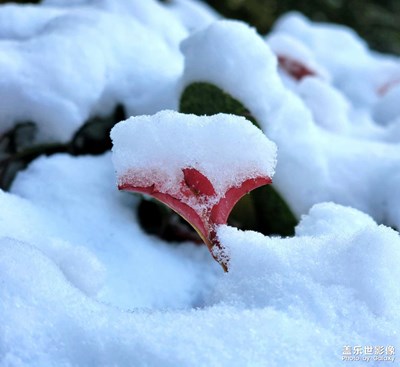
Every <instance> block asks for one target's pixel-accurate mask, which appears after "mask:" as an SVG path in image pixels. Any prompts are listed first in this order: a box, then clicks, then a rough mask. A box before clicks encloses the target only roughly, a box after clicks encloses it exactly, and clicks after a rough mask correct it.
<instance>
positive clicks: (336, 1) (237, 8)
mask: <svg viewBox="0 0 400 367" xmlns="http://www.w3.org/2000/svg"><path fill="white" fill-rule="evenodd" d="M143 1H146V0H143ZM160 1H161V0H160ZM164 1H174V0H164ZM203 1H205V2H207V3H208V4H209V5H211V6H212V7H213V8H215V9H216V10H217V11H218V12H219V13H220V14H222V15H224V16H225V17H227V18H234V19H241V20H244V21H246V22H247V23H249V24H252V25H253V26H255V27H256V28H257V29H258V31H259V32H260V33H261V34H265V33H267V32H268V31H269V30H270V29H271V27H272V25H273V24H274V22H275V20H276V19H277V18H278V17H279V16H280V15H281V14H283V13H286V12H288V11H290V10H298V11H300V12H302V13H303V14H305V15H306V16H307V17H309V18H310V19H312V20H315V21H326V22H334V23H339V24H344V25H347V26H349V27H351V28H353V29H354V30H355V31H356V32H357V33H358V34H359V35H360V36H361V37H362V38H364V39H365V40H366V41H367V42H368V43H369V45H370V47H371V48H373V49H374V50H377V51H381V52H390V53H395V54H397V55H400V0H203ZM6 2H10V1H5V0H0V4H1V3H6ZM14 2H17V3H38V2H40V1H39V0H36V1H35V0H34V1H27V0H16V1H14Z"/></svg>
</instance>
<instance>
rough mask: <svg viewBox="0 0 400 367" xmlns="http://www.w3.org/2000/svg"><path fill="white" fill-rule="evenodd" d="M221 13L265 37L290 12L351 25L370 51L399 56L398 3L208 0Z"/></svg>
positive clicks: (389, 0) (382, 0) (368, 0)
mask: <svg viewBox="0 0 400 367" xmlns="http://www.w3.org/2000/svg"><path fill="white" fill-rule="evenodd" d="M206 1H207V3H209V4H210V5H212V6H213V7H214V8H215V9H217V10H218V11H219V12H220V13H221V14H223V15H225V16H226V17H229V18H236V19H243V20H245V21H246V22H248V23H250V24H252V25H254V26H255V27H256V28H257V29H258V31H259V32H260V33H262V34H264V33H267V32H268V31H269V30H270V29H271V26H272V25H273V24H274V22H275V20H276V19H277V18H278V17H279V16H280V15H281V14H283V13H285V12H287V11H289V10H298V11H300V12H302V13H303V14H305V15H306V16H307V17H309V18H310V19H312V20H316V21H328V22H334V23H339V24H344V25H348V26H350V27H351V28H353V29H354V30H355V31H356V32H357V33H358V34H359V35H360V36H361V37H362V38H364V39H365V40H366V41H367V42H368V43H369V45H370V47H371V48H373V49H375V50H378V51H382V52H391V53H395V54H397V55H399V54H400V1H399V0H379V1H376V0H375V1H371V0H206Z"/></svg>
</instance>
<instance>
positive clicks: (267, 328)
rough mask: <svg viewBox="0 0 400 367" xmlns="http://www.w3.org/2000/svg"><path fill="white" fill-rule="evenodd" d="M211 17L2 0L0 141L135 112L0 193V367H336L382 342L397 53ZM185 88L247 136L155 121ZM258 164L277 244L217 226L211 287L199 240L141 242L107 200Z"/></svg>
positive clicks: (297, 29) (224, 181)
mask: <svg viewBox="0 0 400 367" xmlns="http://www.w3.org/2000/svg"><path fill="white" fill-rule="evenodd" d="M219 19H220V16H219V15H218V14H216V13H215V12H214V11H212V10H210V9H209V8H208V6H206V5H205V4H204V3H202V2H200V1H195V0H174V1H172V2H170V3H165V4H163V3H161V2H157V1H155V0H146V1H139V0H130V1H126V0H125V1H124V0H96V1H94V0H75V1H68V0H45V1H43V2H42V4H40V5H24V6H23V5H17V4H8V5H1V6H0V68H1V70H2V74H1V76H0V136H1V135H2V134H3V133H5V132H7V131H8V130H10V129H11V128H12V127H14V126H15V125H16V124H18V123H20V122H24V121H33V122H35V123H36V124H37V125H38V128H39V132H38V136H37V140H36V143H44V142H53V141H57V142H67V141H69V140H70V139H71V137H72V136H73V135H74V133H75V132H76V131H77V129H79V127H80V126H82V124H83V123H84V122H85V121H87V120H88V118H90V117H94V116H105V115H108V114H110V113H112V111H113V109H114V108H115V106H116V105H118V104H122V105H123V106H124V109H125V112H126V113H127V115H128V116H135V117H131V118H128V119H127V120H126V121H123V122H121V123H119V124H118V125H116V127H115V128H114V130H113V132H112V137H113V139H114V141H115V142H116V148H115V149H114V153H113V156H112V154H111V153H110V152H108V153H106V154H104V155H102V156H80V157H73V156H71V155H68V154H55V155H52V156H49V157H44V156H43V157H39V158H38V159H35V160H34V161H33V162H32V163H31V164H30V165H29V166H28V167H27V168H26V169H25V170H23V171H20V172H19V173H18V176H17V177H16V179H15V180H14V182H13V184H12V187H11V189H10V192H4V191H1V190H0V365H1V366H4V367H20V366H30V367H31V366H33V367H35V366H37V367H48V366H94V365H95V366H111V365H113V366H205V365H211V366H245V365H247V366H259V365H268V366H279V367H281V366H288V367H290V366H310V367H313V366H316V367H321V366H324V367H330V366H335V367H336V366H338V365H339V364H340V363H341V361H342V352H343V347H344V346H346V345H352V346H355V345H363V346H366V345H372V346H379V345H382V346H394V347H395V348H397V349H398V348H400V340H399V333H398V331H399V330H400V316H399V315H400V310H399V307H400V306H399V305H400V288H399V286H398V279H399V278H400V274H399V271H400V270H398V269H399V267H398V264H399V262H400V238H399V234H398V232H396V231H395V230H393V229H391V228H389V227H388V226H392V227H395V228H397V229H398V228H400V174H399V172H400V151H399V142H400V111H399V107H398V102H397V101H398V98H397V97H398V96H399V90H400V89H399V86H398V81H399V80H400V61H399V58H398V57H397V56H393V55H383V54H378V53H376V52H373V51H371V50H370V49H369V48H368V46H367V44H366V42H365V41H363V40H362V39H361V38H360V37H359V36H358V35H357V34H356V33H355V32H354V31H353V30H351V29H349V28H346V27H343V26H337V25H332V24H326V23H315V22H311V21H310V20H308V19H307V18H306V17H304V16H303V15H301V14H298V13H289V14H286V15H284V16H283V17H282V18H281V19H279V20H278V21H277V23H276V25H275V27H274V29H273V30H272V32H271V33H270V34H269V35H266V36H260V35H258V34H257V33H256V32H255V30H254V29H253V28H251V27H249V26H248V25H246V24H244V23H241V22H238V21H227V20H219ZM338 49H340V50H341V52H334V51H335V50H338ZM279 55H285V56H286V57H289V58H292V59H293V60H294V61H298V62H300V63H303V64H306V65H307V66H309V67H311V68H312V69H313V70H314V71H316V73H315V74H314V75H312V76H308V77H304V78H302V79H301V80H295V79H293V78H291V77H290V76H289V75H287V74H286V73H285V70H283V69H282V68H280V67H279V65H278V62H277V56H278V57H279ZM198 81H200V82H210V83H212V84H214V85H216V86H218V87H220V88H221V89H223V90H224V91H226V92H227V93H229V94H231V95H232V96H233V97H234V98H236V99H238V100H239V101H241V102H242V103H243V104H244V105H245V107H247V108H248V109H249V110H250V112H251V114H252V115H253V116H254V117H255V119H256V120H257V121H258V123H259V125H260V126H261V127H262V130H263V133H264V134H265V135H263V133H262V132H261V131H260V130H258V129H257V128H256V127H254V126H253V125H251V124H250V123H249V122H248V121H246V120H245V119H244V118H240V117H235V116H229V115H216V116H211V117H205V116H201V117H197V116H193V115H183V114H180V113H178V112H174V111H177V109H178V105H179V96H180V94H181V93H182V91H183V89H184V88H185V87H186V86H188V85H190V84H191V83H193V82H198ZM160 111H162V112H160ZM272 142H273V143H272ZM276 147H277V162H275V153H276V152H275V150H276ZM113 163H114V164H115V166H116V171H117V172H115V171H114V167H113ZM245 163H246V166H245V167H247V168H248V167H251V168H250V170H248V169H247V170H246V169H245V170H244V171H243V167H244V166H243V165H244V164H245ZM275 163H277V166H276V173H275V175H274V187H275V188H276V189H277V190H278V191H279V192H280V193H281V194H282V196H283V197H284V199H285V201H286V202H287V203H288V204H289V206H290V207H291V209H292V210H293V211H294V212H295V214H296V215H297V216H298V218H299V219H300V223H299V224H298V226H297V227H296V230H295V231H296V235H295V236H294V237H292V238H280V237H265V236H263V235H261V234H259V233H256V232H250V231H240V230H238V229H236V228H233V227H229V226H219V227H218V229H217V235H218V239H219V241H220V242H221V244H222V245H223V251H224V253H225V254H229V256H230V260H229V272H228V273H226V274H224V273H222V271H221V269H220V267H219V266H218V264H217V263H216V262H215V261H214V260H213V259H212V257H211V256H210V254H209V252H208V250H207V248H206V246H198V245H195V244H194V243H190V242H187V243H183V244H177V243H166V242H164V241H162V240H161V239H159V238H157V237H154V236H150V235H148V234H146V233H144V231H143V230H142V229H141V228H140V225H139V222H138V218H137V214H136V213H137V211H136V209H137V205H138V197H137V196H135V195H132V194H129V193H124V192H119V191H118V190H117V182H116V181H118V177H121V176H122V175H124V173H126V172H127V171H129V170H131V169H132V168H134V169H135V170H136V169H138V170H139V172H142V171H143V170H147V172H148V171H154V170H157V172H162V173H163V174H165V175H170V174H171V172H172V173H175V174H176V173H177V172H179V174H180V175H181V174H182V172H181V170H182V168H183V167H186V166H190V167H196V168H197V169H199V171H201V172H203V173H204V174H205V175H206V176H207V177H208V178H209V179H210V180H211V181H212V183H213V185H215V187H216V188H217V189H218V191H219V192H220V193H222V192H223V191H224V189H226V187H229V186H231V185H235V183H236V182H237V181H236V180H237V179H238V177H239V178H240V175H242V178H243V177H254V175H257V174H259V173H262V174H266V175H269V176H272V174H273V172H274V165H275ZM115 173H117V177H116V174H115ZM135 174H136V173H135ZM175 174H172V175H171V176H170V177H171V180H172V177H175V178H176V177H177V176H176V175H175ZM148 178H149V177H148V176H143V177H142V179H143V180H147V179H148ZM174 182H175V184H176V181H173V182H172V183H171V184H172V186H174V185H173V184H174ZM396 269H397V270H396ZM343 363H344V362H343ZM373 363H374V364H373ZM352 364H353V365H355V366H357V365H365V362H360V363H357V362H352ZM382 364H383V363H382ZM371 365H378V362H372V361H371ZM379 365H381V364H379Z"/></svg>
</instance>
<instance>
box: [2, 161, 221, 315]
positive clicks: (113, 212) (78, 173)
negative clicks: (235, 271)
mask: <svg viewBox="0 0 400 367" xmlns="http://www.w3.org/2000/svg"><path fill="white" fill-rule="evenodd" d="M83 173H85V174H84V175H82V174H83ZM0 207H1V211H0V233H1V236H6V237H9V238H14V239H16V240H18V241H21V242H24V243H27V244H29V245H30V246H34V247H35V248H37V249H39V250H40V251H41V253H43V254H45V255H46V256H47V257H49V258H50V259H51V260H52V261H53V262H54V263H55V264H57V266H58V268H59V269H60V270H61V271H62V273H63V275H64V277H65V278H66V279H67V280H68V281H69V282H70V283H71V284H72V285H73V286H74V287H76V288H77V289H79V290H80V291H83V292H84V293H86V294H90V295H91V296H92V297H93V298H95V299H97V300H99V301H102V302H105V303H107V304H112V305H115V306H117V307H121V308H122V309H134V308H136V307H147V308H154V307H157V308H158V307H160V308H164V307H168V308H178V307H186V306H188V305H190V304H191V303H194V304H196V302H201V300H200V298H201V294H202V292H203V291H204V290H205V288H203V287H202V286H201V285H200V284H202V280H201V278H200V277H199V275H200V274H201V273H202V270H201V269H202V268H203V266H210V265H209V264H210V262H211V261H212V260H211V259H209V257H210V256H209V254H208V252H207V250H206V249H204V248H198V250H196V249H197V248H196V249H193V250H191V251H190V253H191V254H192V255H187V254H186V253H185V251H186V250H184V249H182V248H175V247H174V246H169V245H167V244H165V243H163V242H162V241H160V240H158V239H156V238H151V237H148V236H147V235H145V234H144V233H143V232H142V231H141V229H140V228H139V225H138V223H137V221H136V218H135V208H136V200H135V198H133V197H132V196H131V195H129V194H123V193H119V192H117V190H116V187H115V178H114V173H113V168H112V164H111V157H110V155H106V156H103V157H98V158H97V157H82V158H72V157H68V156H66V155H58V156H53V157H51V158H41V159H39V160H36V161H35V162H34V163H33V164H32V165H31V166H30V167H29V169H28V170H26V171H24V172H22V173H21V174H20V175H19V176H18V178H17V180H16V181H15V182H14V184H13V188H12V194H8V193H4V192H0ZM21 223H23V226H21ZM188 246H189V248H191V246H194V245H189V244H188ZM192 256H194V257H195V258H196V260H195V258H191V257H192ZM201 257H203V258H204V261H205V263H204V261H203V260H201ZM205 264H207V265H205ZM214 269H215V268H214ZM206 279H207V276H206V277H205V278H204V280H206ZM206 282H207V281H206ZM198 287H200V288H198ZM200 289H202V290H200ZM198 291H199V293H198Z"/></svg>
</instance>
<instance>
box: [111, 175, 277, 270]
mask: <svg viewBox="0 0 400 367" xmlns="http://www.w3.org/2000/svg"><path fill="white" fill-rule="evenodd" d="M182 172H183V177H184V178H183V180H182V182H181V184H180V185H181V189H180V191H179V192H177V193H174V194H173V193H168V192H160V191H159V190H158V189H157V188H156V186H155V185H154V184H152V185H150V186H147V187H142V186H136V185H135V176H134V175H132V174H127V175H125V176H124V177H122V178H121V179H120V184H119V185H118V188H119V189H120V190H125V191H134V192H140V193H144V194H147V195H151V196H152V197H154V198H156V199H157V200H159V201H161V202H163V203H164V204H166V205H168V206H169V207H170V208H171V209H173V210H174V211H175V212H177V213H178V214H179V215H181V216H182V217H183V218H184V219H185V220H187V221H188V222H189V223H190V224H191V225H192V226H193V228H194V229H195V230H196V231H197V233H198V234H199V235H200V237H201V238H202V240H203V241H204V243H205V244H206V245H207V247H208V249H209V250H210V252H211V254H212V255H213V256H214V258H215V259H216V260H217V261H218V262H219V263H220V264H221V266H222V267H223V269H224V270H225V271H227V270H228V261H227V260H226V259H221V258H220V257H218V258H216V256H215V251H213V250H214V249H215V247H217V248H219V249H221V248H222V246H221V244H220V243H219V242H218V239H217V237H216V226H217V225H220V224H226V222H227V220H228V217H229V214H230V213H231V211H232V209H233V207H234V206H235V204H236V203H237V202H238V201H239V199H240V198H241V197H242V196H244V195H246V194H247V193H248V192H250V191H251V190H254V189H255V188H257V187H260V186H262V185H265V184H269V183H271V179H270V178H269V177H267V176H266V177H256V178H251V179H248V180H245V181H244V182H242V184H241V185H239V186H237V187H230V188H229V189H228V190H227V191H226V192H225V194H224V195H221V196H220V197H219V200H218V196H217V194H216V192H215V189H214V187H213V185H212V184H211V182H210V180H209V179H208V178H207V177H206V176H204V175H203V174H202V173H201V172H199V171H198V170H197V169H195V168H183V169H182Z"/></svg>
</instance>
